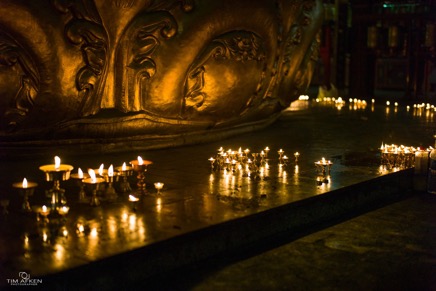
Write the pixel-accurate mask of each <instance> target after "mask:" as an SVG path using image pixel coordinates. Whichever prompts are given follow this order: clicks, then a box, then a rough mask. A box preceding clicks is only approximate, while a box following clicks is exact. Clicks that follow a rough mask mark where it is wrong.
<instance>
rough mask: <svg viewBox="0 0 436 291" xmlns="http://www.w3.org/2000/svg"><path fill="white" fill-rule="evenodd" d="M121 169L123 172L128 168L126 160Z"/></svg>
mask: <svg viewBox="0 0 436 291" xmlns="http://www.w3.org/2000/svg"><path fill="white" fill-rule="evenodd" d="M121 170H122V171H123V172H124V171H126V170H127V166H126V162H124V163H123V165H122V166H121Z"/></svg>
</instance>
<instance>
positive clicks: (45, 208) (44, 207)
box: [42, 205, 47, 213]
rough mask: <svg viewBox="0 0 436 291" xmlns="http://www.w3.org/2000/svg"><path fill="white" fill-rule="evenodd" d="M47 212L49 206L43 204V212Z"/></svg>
mask: <svg viewBox="0 0 436 291" xmlns="http://www.w3.org/2000/svg"><path fill="white" fill-rule="evenodd" d="M45 212H47V206H45V205H42V213H45Z"/></svg>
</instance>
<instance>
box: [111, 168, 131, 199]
mask: <svg viewBox="0 0 436 291" xmlns="http://www.w3.org/2000/svg"><path fill="white" fill-rule="evenodd" d="M115 171H116V172H117V173H118V175H119V176H121V177H122V178H123V180H122V181H121V183H120V185H119V190H120V191H121V192H122V193H130V192H132V188H131V187H130V183H129V181H128V178H129V177H130V176H132V175H133V168H132V167H129V166H127V165H126V163H123V165H122V166H121V167H116V168H115Z"/></svg>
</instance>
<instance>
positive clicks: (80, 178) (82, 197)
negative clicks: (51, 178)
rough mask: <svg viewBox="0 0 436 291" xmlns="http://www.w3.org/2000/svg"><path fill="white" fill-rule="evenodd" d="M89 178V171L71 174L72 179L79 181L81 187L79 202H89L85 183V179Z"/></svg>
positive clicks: (78, 184)
mask: <svg viewBox="0 0 436 291" xmlns="http://www.w3.org/2000/svg"><path fill="white" fill-rule="evenodd" d="M87 178H89V175H88V174H87V173H83V175H82V176H80V175H79V174H78V173H73V174H71V179H73V180H75V181H76V182H77V186H78V187H79V203H88V202H89V201H88V199H87V198H86V191H85V184H83V180H84V179H87Z"/></svg>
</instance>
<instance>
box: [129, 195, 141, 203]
mask: <svg viewBox="0 0 436 291" xmlns="http://www.w3.org/2000/svg"><path fill="white" fill-rule="evenodd" d="M138 200H139V198H138V197H135V196H133V195H132V194H130V195H129V201H132V202H136V201H138Z"/></svg>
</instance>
